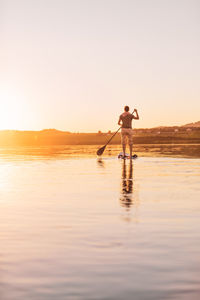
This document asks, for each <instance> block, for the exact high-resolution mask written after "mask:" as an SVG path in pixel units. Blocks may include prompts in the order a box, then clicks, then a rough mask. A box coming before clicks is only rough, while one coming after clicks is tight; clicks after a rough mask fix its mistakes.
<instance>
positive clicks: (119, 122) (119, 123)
mask: <svg viewBox="0 0 200 300" xmlns="http://www.w3.org/2000/svg"><path fill="white" fill-rule="evenodd" d="M121 121H122V119H121V116H119V121H118V125H119V126H121Z"/></svg>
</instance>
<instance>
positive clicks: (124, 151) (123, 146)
mask: <svg viewBox="0 0 200 300" xmlns="http://www.w3.org/2000/svg"><path fill="white" fill-rule="evenodd" d="M122 148H123V155H124V157H125V155H126V144H125V143H124V144H123V145H122Z"/></svg>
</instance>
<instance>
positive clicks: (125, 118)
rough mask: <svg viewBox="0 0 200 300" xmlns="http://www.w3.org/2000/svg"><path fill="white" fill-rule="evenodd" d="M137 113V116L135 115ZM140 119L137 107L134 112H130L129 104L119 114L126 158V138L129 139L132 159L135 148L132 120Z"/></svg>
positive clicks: (124, 156)
mask: <svg viewBox="0 0 200 300" xmlns="http://www.w3.org/2000/svg"><path fill="white" fill-rule="evenodd" d="M134 113H135V116H134ZM133 119H134V120H139V115H138V112H137V109H134V111H133V113H132V114H131V113H130V112H129V106H125V107H124V112H123V113H122V114H121V115H120V116H119V121H118V125H120V126H121V141H122V148H123V157H122V158H126V139H128V143H129V148H130V159H132V149H133V129H132V120H133Z"/></svg>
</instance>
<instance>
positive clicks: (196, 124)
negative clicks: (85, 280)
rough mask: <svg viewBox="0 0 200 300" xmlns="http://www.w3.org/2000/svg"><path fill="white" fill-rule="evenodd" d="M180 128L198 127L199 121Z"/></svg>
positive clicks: (199, 125)
mask: <svg viewBox="0 0 200 300" xmlns="http://www.w3.org/2000/svg"><path fill="white" fill-rule="evenodd" d="M182 127H200V121H198V122H194V123H189V124H185V125H183V126H182Z"/></svg>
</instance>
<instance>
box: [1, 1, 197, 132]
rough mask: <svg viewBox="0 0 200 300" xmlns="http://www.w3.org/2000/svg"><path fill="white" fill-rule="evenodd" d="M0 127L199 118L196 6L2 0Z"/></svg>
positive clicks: (92, 126)
mask: <svg viewBox="0 0 200 300" xmlns="http://www.w3.org/2000/svg"><path fill="white" fill-rule="evenodd" d="M0 3H1V4H0V6H1V7H0V19H1V21H0V35H1V54H0V64H1V70H0V73H1V74H0V80H1V82H0V97H1V109H0V129H20V130H23V129H25V130H40V129H43V128H57V129H60V130H69V131H79V132H86V131H87V132H93V131H97V130H102V131H107V130H115V129H117V128H118V126H117V121H118V116H119V114H120V113H121V111H122V109H123V106H124V105H130V107H131V109H132V110H133V109H134V108H138V111H139V114H140V121H136V122H135V124H134V126H136V127H137V128H138V127H154V126H159V125H181V124H185V123H188V122H193V121H198V120H200V113H199V112H200V99H199V98H200V97H199V96H200V55H199V53H200V1H199V0H132V1H131V0H120V1H119V0H70V1H68V0H17V1H16V0H4V1H2V0H1V2H0Z"/></svg>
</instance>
